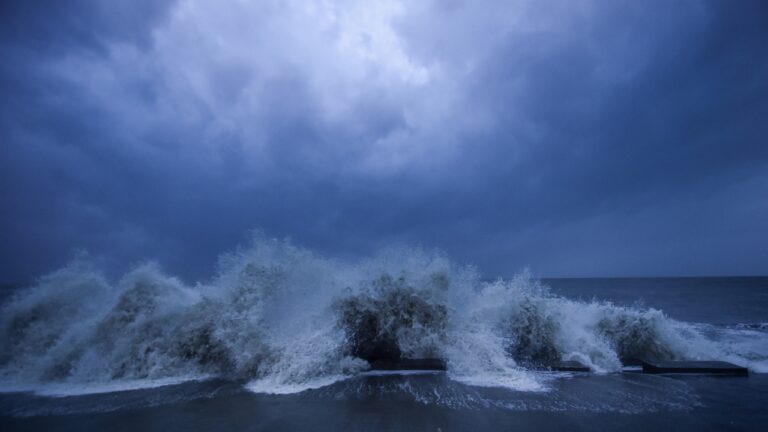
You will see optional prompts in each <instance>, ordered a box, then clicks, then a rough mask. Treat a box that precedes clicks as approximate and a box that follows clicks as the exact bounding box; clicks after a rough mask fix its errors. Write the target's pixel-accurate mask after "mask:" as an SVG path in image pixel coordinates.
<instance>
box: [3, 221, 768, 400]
mask: <svg viewBox="0 0 768 432" xmlns="http://www.w3.org/2000/svg"><path fill="white" fill-rule="evenodd" d="M1 312H2V313H1V314H0V386H1V389H2V390H4V391H14V390H34V391H37V392H40V393H46V394H76V393H88V392H99V391H114V390H117V389H126V388H141V387H152V386H158V385H164V384H168V383H175V382H182V381H187V380H199V379H207V378H226V379H237V380H243V381H244V382H246V383H247V384H246V388H248V389H249V390H251V391H253V392H258V393H295V392H300V391H303V390H306V389H310V388H318V387H324V386H328V385H330V384H333V383H335V382H337V381H341V380H345V379H347V378H350V377H354V376H356V375H358V374H359V373H360V372H363V371H365V370H367V369H368V368H369V367H370V366H369V364H368V362H367V361H366V360H365V359H364V358H370V357H371V356H375V355H379V354H381V353H382V352H385V354H387V355H393V356H400V357H406V358H440V359H443V360H444V361H445V362H446V364H447V377H448V378H449V379H450V380H452V381H458V382H460V383H464V384H469V385H474V386H481V387H506V388H509V389H513V390H518V391H526V392H543V391H547V390H548V389H549V388H550V386H551V382H552V380H553V379H557V376H556V375H553V374H548V373H542V372H541V369H542V367H546V366H547V365H548V364H552V363H553V362H555V361H558V360H578V361H581V362H583V363H585V364H587V365H589V366H590V368H592V369H593V371H595V372H598V373H610V372H616V371H620V370H621V367H622V360H623V359H636V358H646V359H660V360H661V359H670V360H671V359H674V360H683V359H697V360H710V359H720V360H728V361H731V362H734V363H737V364H740V365H744V366H747V367H749V368H751V369H752V371H756V372H765V371H768V337H767V334H768V333H766V329H765V327H764V326H763V327H761V326H760V323H743V324H745V325H742V326H730V327H726V326H713V325H706V324H702V323H686V322H681V321H677V320H674V319H672V318H670V317H668V316H667V315H666V314H665V313H664V312H663V311H661V310H656V309H653V308H646V307H639V306H637V307H627V306H619V305H614V304H612V303H609V302H604V301H598V300H592V301H577V300H572V299H569V298H566V297H563V296H559V295H556V294H554V293H552V291H551V290H550V289H549V288H548V287H547V286H546V285H544V284H542V283H541V282H539V281H537V280H535V279H533V278H532V277H531V276H530V275H529V274H525V273H523V274H520V275H518V276H516V277H514V278H512V279H509V280H503V279H498V280H494V281H487V280H484V279H482V278H481V275H480V274H479V272H478V271H477V270H476V269H475V268H473V267H472V266H466V265H460V264H456V263H454V262H451V261H450V260H449V259H448V258H447V257H446V256H445V255H444V254H442V253H440V252H437V251H428V250H423V249H417V248H412V249H408V248H400V249H387V250H382V251H380V252H379V253H378V254H375V255H374V256H372V257H369V258H363V259H360V260H358V261H355V262H349V261H342V260H336V259H331V258H327V257H323V256H319V255H318V254H316V253H314V252H312V251H310V250H307V249H304V248H301V247H298V246H295V245H293V244H291V243H290V242H287V241H278V240H273V239H270V238H268V237H266V236H264V235H262V234H256V235H254V237H253V239H252V241H251V243H250V245H249V246H248V247H245V248H241V249H237V250H235V251H233V252H231V253H228V254H225V255H223V256H222V257H221V258H220V261H219V265H218V270H217V273H216V275H215V276H214V277H213V278H212V279H211V280H210V281H208V282H206V283H198V284H196V285H187V284H185V283H183V282H182V281H181V280H180V279H178V278H175V277H173V276H172V275H168V274H166V273H164V272H163V271H162V270H161V268H160V267H159V266H158V265H157V264H154V263H147V264H143V265H140V266H138V267H136V268H134V269H133V270H131V271H129V272H128V273H127V274H125V275H124V276H122V277H121V278H120V279H119V280H118V281H117V282H114V283H113V282H111V281H109V280H108V279H107V278H106V277H105V276H103V274H102V273H101V272H100V271H99V269H98V268H97V267H96V266H95V265H94V264H92V263H90V262H89V261H88V259H87V258H78V259H76V260H75V261H73V262H72V263H70V264H69V265H67V266H66V267H64V268H62V269H60V270H57V271H55V272H53V273H51V274H48V275H46V276H44V277H42V278H40V279H39V281H38V282H37V283H36V284H35V285H34V286H32V287H29V288H26V289H23V290H20V291H19V292H17V293H16V294H15V295H14V296H13V297H12V298H10V299H9V300H7V301H6V302H4V304H3V306H2V311H1ZM350 385H352V384H350Z"/></svg>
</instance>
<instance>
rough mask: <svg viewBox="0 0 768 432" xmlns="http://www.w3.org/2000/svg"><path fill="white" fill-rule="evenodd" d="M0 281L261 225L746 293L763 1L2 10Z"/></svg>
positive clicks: (193, 250)
mask: <svg viewBox="0 0 768 432" xmlns="http://www.w3.org/2000/svg"><path fill="white" fill-rule="evenodd" d="M1 10H2V12H0V38H1V39H0V54H2V56H3V59H4V60H3V62H2V65H0V95H1V97H2V101H3V104H2V105H3V108H2V111H0V142H2V144H0V196H1V197H2V198H3V202H4V207H5V208H4V211H3V212H2V214H1V215H0V234H1V235H2V238H3V242H2V244H0V257H2V259H0V274H2V275H3V276H2V278H0V279H6V280H28V279H29V278H31V277H33V276H35V275H38V274H40V273H41V272H44V271H48V270H50V269H51V268H54V267H56V266H57V265H60V264H62V263H63V262H64V261H65V260H66V259H67V258H68V257H69V256H71V254H72V251H73V250H74V249H87V250H90V251H92V252H93V253H95V254H97V255H99V256H103V257H104V259H105V260H107V261H108V262H109V263H110V265H113V266H120V265H123V266H124V265H128V264H130V263H131V262H135V261H136V260H140V259H145V258H152V259H158V260H159V261H160V262H161V263H163V264H164V265H165V266H166V267H168V268H170V269H171V270H172V271H176V272H178V273H180V274H182V275H184V276H185V277H187V278H190V279H195V278H205V277H207V276H208V275H209V274H210V272H211V268H212V265H213V263H214V262H215V257H216V256H217V255H218V254H219V253H221V252H223V251H226V250H229V249H231V248H232V247H233V245H235V244H237V243H238V242H239V241H241V240H242V239H243V238H244V237H243V236H244V234H245V232H246V231H247V230H248V229H250V228H254V227H260V228H263V229H264V230H266V231H267V232H268V233H270V234H272V235H275V236H278V237H282V236H291V237H292V238H294V239H295V240H296V241H297V242H299V243H302V244H306V245H308V246H310V247H314V248H317V249H319V250H321V251H323V252H326V253H330V254H333V255H342V256H352V255H355V254H359V253H369V252H371V251H372V250H374V249H376V248H378V247H381V246H382V245H386V244H390V243H410V244H413V243H416V244H423V245H426V246H436V247H439V248H442V249H445V250H446V251H447V252H448V253H449V255H451V256H453V257H455V258H456V259H458V260H460V261H468V262H473V263H475V264H477V265H478V266H479V267H480V268H481V269H482V270H483V272H484V273H486V274H488V275H496V274H502V275H508V274H511V273H513V272H514V271H516V270H519V269H520V268H522V267H524V266H529V267H530V268H531V269H532V270H533V272H534V273H535V274H540V275H546V276H569V275H573V276H583V275H671V274H765V273H766V272H767V271H768V267H766V263H767V262H768V236H766V226H765V222H764V221H765V220H768V201H767V200H765V199H762V197H764V196H765V191H766V190H768V146H766V145H765V144H764V142H765V139H764V137H765V136H766V132H768V130H766V129H768V126H766V122H764V121H763V119H765V118H766V116H768V98H767V97H766V96H768V83H767V82H766V80H765V76H766V72H768V44H766V43H765V41H766V40H768V29H766V28H765V25H764V23H765V22H766V19H767V18H768V7H767V6H766V5H765V3H764V2H760V1H741V2H719V1H701V0H697V1H694V0H690V1H680V2H673V3H670V2H662V1H658V2H656V1H651V2H642V3H637V2H629V1H626V2H623V1H620V2H589V1H585V2H565V1H545V2H541V1H512V2H500V1H481V2H476V1H475V2H464V1H450V2H443V1H441V2H438V1H426V0H424V1H412V2H400V1H394V0H392V1H380V2H375V3H371V2H363V1H355V0H338V1H330V0H327V1H320V0H318V1H288V2H286V1H253V2H250V1H244V0H243V1H233V2H231V3H228V4H227V5H223V4H222V3H221V2H217V1H191V0H180V1H174V2H155V1H139V2H136V1H126V2H110V3H109V4H103V3H101V2H93V1H86V0H82V1H77V2H67V4H63V3H61V2H47V3H45V4H44V3H40V2H34V3H31V2H22V1H18V2H15V1H12V2H6V4H4V5H3V6H2V9H1Z"/></svg>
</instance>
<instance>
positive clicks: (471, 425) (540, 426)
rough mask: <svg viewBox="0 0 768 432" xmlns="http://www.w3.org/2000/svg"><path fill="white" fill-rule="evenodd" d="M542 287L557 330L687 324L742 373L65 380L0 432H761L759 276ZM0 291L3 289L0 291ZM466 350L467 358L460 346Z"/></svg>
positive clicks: (4, 402)
mask: <svg viewBox="0 0 768 432" xmlns="http://www.w3.org/2000/svg"><path fill="white" fill-rule="evenodd" d="M542 282H543V284H544V285H546V286H548V287H549V288H550V289H551V293H553V294H554V295H555V297H557V298H561V297H562V298H565V299H567V300H568V301H572V302H561V303H562V304H561V303H557V306H556V307H555V306H552V303H542V302H539V303H536V301H538V300H536V301H533V300H530V301H529V303H525V304H529V305H530V304H533V305H538V306H536V307H538V308H539V312H538V313H540V314H545V315H547V316H548V317H549V316H550V315H552V316H555V318H552V319H560V320H561V321H558V322H560V323H561V325H567V324H568V323H569V322H572V323H573V326H574V327H578V328H584V329H589V324H583V323H582V321H583V320H586V319H588V318H589V316H590V314H594V313H596V312H595V308H596V307H597V306H594V305H596V304H607V302H610V303H612V304H613V306H611V308H612V309H605V310H610V311H611V312H606V313H607V314H608V315H610V316H611V317H613V316H614V315H616V316H618V315H617V314H623V313H624V312H622V311H623V310H624V309H622V308H626V309H627V310H629V311H636V310H641V311H645V310H649V309H655V310H660V311H662V312H661V313H662V314H663V316H664V317H666V318H653V319H654V320H658V319H667V318H669V319H670V320H672V321H674V322H681V323H685V325H686V326H687V328H689V329H693V330H691V331H694V332H695V333H696V334H697V335H703V336H702V337H704V338H706V340H708V341H712V343H713V345H712V346H717V347H718V348H717V349H718V350H720V351H718V353H719V354H717V355H718V356H720V357H718V358H721V359H725V360H732V361H734V362H739V363H741V364H743V365H745V366H747V367H749V368H750V374H749V376H748V377H714V376H706V375H691V376H683V375H644V374H642V373H639V372H637V371H626V370H625V371H623V372H622V371H620V370H610V369H608V370H603V371H602V372H599V373H554V372H530V374H528V375H524V376H522V378H516V379H518V381H515V382H514V383H513V384H512V385H506V386H498V387H497V386H494V385H493V383H492V382H491V383H489V382H488V381H489V380H492V379H493V378H492V377H493V375H482V376H483V377H486V378H487V377H488V376H491V378H487V379H482V380H476V381H473V379H475V378H456V377H454V376H453V375H452V374H451V372H450V370H449V373H447V374H446V373H428V374H410V375H396V374H395V375H382V374H375V373H370V372H360V373H358V374H352V375H347V376H345V377H341V378H338V377H336V378H333V379H328V380H327V382H323V383H320V384H317V385H312V386H308V388H307V389H297V390H296V391H288V390H286V388H285V387H280V388H279V391H270V387H269V385H270V384H269V383H270V382H272V381H264V380H262V381H259V382H258V383H256V384H254V382H250V381H248V380H247V379H238V378H223V377H207V378H206V377H196V378H193V379H190V380H185V379H184V378H183V377H181V378H179V379H178V380H176V381H174V380H173V379H170V380H168V381H167V382H164V381H162V380H155V381H154V382H153V383H152V385H146V386H142V385H138V386H137V388H130V386H126V387H120V386H115V387H114V388H111V387H110V385H109V383H101V384H103V385H101V387H100V386H99V385H95V384H94V383H93V382H89V383H86V384H83V382H82V380H81V381H76V383H77V385H75V384H72V385H71V387H73V388H75V387H76V388H77V391H72V392H69V391H67V389H68V388H69V386H70V384H69V383H75V381H72V379H70V381H67V380H64V381H62V382H59V383H56V384H55V385H52V386H50V387H46V386H45V385H42V384H41V386H40V387H39V388H36V389H35V388H31V389H27V390H25V389H13V388H10V387H9V388H7V389H6V390H5V393H2V394H0V430H2V431H43V430H56V431H107V430H108V431H143V432H146V431H163V432H170V431H197V430H217V431H219V430H220V431H239V430H248V431H281V430H286V431H291V430H298V431H341V430H355V431H357V430H359V431H369V430H374V431H375V430H386V431H453V430H457V431H458V430H462V431H480V430H493V431H506V430H509V431H513V430H514V431H518V430H553V431H554V430H558V431H560V430H568V431H574V430H575V431H578V430H584V431H605V430H621V431H649V430H655V431H661V430H691V431H694V430H695V431H724V430H753V431H766V430H768V374H766V372H768V367H767V365H768V278H766V277H717V278H626V279H616V278H608V279H601V278H591V279H545V280H542ZM489 289H490V288H489ZM3 291H4V293H5V294H8V293H9V292H11V291H13V290H12V289H11V288H8V287H6V288H5V289H4V290H3ZM478 295H480V294H478ZM5 297H6V299H5V303H7V302H9V301H10V300H9V298H10V296H9V295H6V296H5ZM535 298H536V299H538V298H539V297H535ZM188 301H189V302H190V303H192V302H193V300H188ZM547 301H549V300H547ZM542 305H545V306H542ZM547 305H548V306H547ZM600 307H603V306H600ZM276 308H277V306H276ZM545 309H546V310H545ZM276 310H277V309H276ZM601 310H603V309H601ZM617 311H618V312H617ZM601 313H602V312H601ZM649 313H650V314H651V315H642V317H645V316H653V317H656V315H653V314H652V313H651V312H643V314H649ZM553 314H554V315H553ZM632 314H634V312H632ZM632 314H630V315H621V317H620V318H617V319H618V321H617V322H622V323H623V322H626V321H627V320H630V321H631V320H632V319H636V317H637V316H641V315H637V314H634V315H632ZM557 317H559V318H557ZM563 317H565V318H563ZM627 317H629V318H627ZM633 317H634V318H633ZM467 319H468V320H469V318H467ZM526 319H530V318H526ZM611 319H613V318H611ZM622 320H623V321H622ZM651 321H653V320H651ZM651 321H642V323H641V324H639V325H640V326H642V325H653V324H647V322H651ZM654 322H655V321H654ZM563 323H565V324H563ZM644 323H645V324H644ZM579 326H582V327H579ZM638 328H640V327H638ZM635 331H636V332H637V337H638V338H642V337H644V336H643V333H642V329H641V328H640V330H637V329H635ZM581 332H582V330H579V331H576V330H574V331H573V332H570V333H557V334H555V335H553V336H552V338H554V339H557V338H558V337H564V336H563V335H564V334H567V335H568V337H572V338H576V339H578V338H580V337H582V335H581ZM652 334H653V335H656V334H657V333H652ZM583 338H584V340H583V343H584V344H590V343H595V344H597V343H598V342H599V341H598V342H595V341H594V340H593V339H592V338H593V336H592V335H591V334H589V335H588V334H584V335H583ZM518 343H520V342H518ZM552 343H560V342H558V341H557V340H555V341H554V342H552ZM574 343H575V345H576V346H578V344H579V343H582V342H579V341H578V340H577V341H576V342H574ZM651 343H653V341H651ZM558 346H561V345H558ZM596 346H597V345H596ZM466 349H467V350H471V349H472V348H471V347H470V346H469V345H467V347H466ZM585 350H586V352H588V353H589V351H588V350H587V349H586V348H585ZM531 352H533V351H531ZM713 355H714V354H713ZM595 356H596V357H595V359H596V360H595V365H597V366H596V367H600V365H601V364H603V363H599V358H600V354H595ZM457 358H458V357H457ZM6 361H7V359H6ZM308 364H309V363H308ZM450 364H451V363H450V362H449V369H450ZM453 364H459V362H458V361H457V362H455V363H453ZM605 364H607V363H605ZM30 367H34V365H31V366H30ZM307 367H315V366H312V365H311V364H309V366H307ZM317 367H320V366H317ZM19 373H21V372H19ZM281 373H282V372H281ZM292 373H293V372H292ZM296 373H298V372H296ZM484 373H485V372H484ZM8 376H9V375H8V374H6V380H7V378H8ZM73 376H75V375H73ZM465 376H467V375H466V374H465V375H462V377H465ZM280 377H283V375H280ZM526 377H533V378H531V379H532V380H533V381H532V382H533V383H534V384H536V386H534V385H533V384H530V385H528V384H525V383H527V382H528V381H525V379H528V378H526ZM276 380H277V379H275V381H274V382H277V381H276ZM89 386H91V387H89ZM526 386H528V387H526ZM62 389H63V390H62ZM89 389H92V390H93V391H90V390H89ZM275 389H277V387H275Z"/></svg>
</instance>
